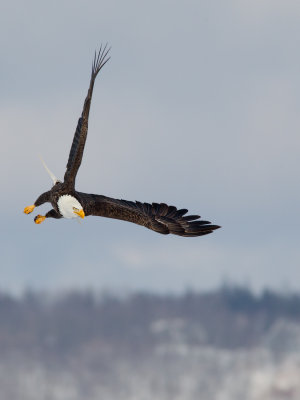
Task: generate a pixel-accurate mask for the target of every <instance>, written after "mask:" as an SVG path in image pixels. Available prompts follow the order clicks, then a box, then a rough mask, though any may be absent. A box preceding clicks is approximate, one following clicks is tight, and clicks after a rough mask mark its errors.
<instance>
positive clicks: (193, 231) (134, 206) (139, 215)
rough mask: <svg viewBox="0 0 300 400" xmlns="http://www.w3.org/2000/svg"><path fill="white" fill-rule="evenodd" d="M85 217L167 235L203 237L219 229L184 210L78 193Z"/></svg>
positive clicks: (165, 205) (163, 205)
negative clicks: (91, 216) (123, 222)
mask: <svg viewBox="0 0 300 400" xmlns="http://www.w3.org/2000/svg"><path fill="white" fill-rule="evenodd" d="M77 194H78V196H79V197H80V203H81V204H82V205H83V209H84V212H85V215H96V216H99V217H107V218H115V219H120V220H123V221H129V222H133V223H135V224H138V225H142V226H145V227H146V228H149V229H152V230H153V231H155V232H159V233H162V234H165V235H167V234H168V233H173V234H174V235H179V236H189V237H191V236H202V235H207V234H208V233H212V232H213V231H214V230H215V229H218V228H220V226H218V225H211V223H210V222H209V221H203V220H200V219H199V218H200V216H199V215H188V216H185V214H186V213H187V212H188V210H186V209H182V210H177V208H176V207H174V206H168V205H167V204H164V203H160V204H158V203H152V204H148V203H141V202H139V201H136V202H133V201H127V200H116V199H112V198H110V197H106V196H100V195H96V194H86V193H80V192H77Z"/></svg>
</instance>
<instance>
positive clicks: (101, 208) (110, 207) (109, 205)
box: [24, 45, 220, 237]
mask: <svg viewBox="0 0 300 400" xmlns="http://www.w3.org/2000/svg"><path fill="white" fill-rule="evenodd" d="M109 51H110V49H109V48H107V45H106V46H104V47H102V46H101V47H100V50H99V52H98V53H96V52H95V56H94V60H93V64H92V74H91V79H90V86H89V89H88V94H87V96H86V99H85V102H84V106H83V111H82V114H81V117H80V118H79V120H78V124H77V128H76V131H75V134H74V138H73V143H72V146H71V150H70V154H69V159H68V163H67V168H66V172H65V176H64V180H63V182H61V181H60V180H58V179H57V178H56V177H55V176H54V174H53V173H52V172H51V171H50V170H49V169H48V168H47V166H46V165H45V164H44V166H45V168H46V169H47V171H48V173H49V174H50V177H51V178H52V180H53V187H52V188H51V190H49V191H47V192H45V193H43V194H41V195H40V196H39V197H38V198H37V200H36V201H35V203H34V204H33V205H31V206H28V207H25V209H24V213H25V214H30V213H31V212H32V211H33V210H34V208H35V207H38V206H40V205H42V204H44V203H46V202H49V203H51V205H52V207H53V208H52V209H51V210H50V211H48V212H47V213H46V215H37V216H36V217H35V218H34V222H35V223H36V224H40V223H41V222H43V221H44V220H45V219H46V218H57V219H59V218H84V217H85V216H88V215H96V216H99V217H108V218H115V219H119V220H123V221H129V222H133V223H135V224H138V225H142V226H145V227H146V228H148V229H152V230H153V231H155V232H158V233H162V234H169V233H173V234H174V235H179V236H188V237H191V236H202V235H207V234H208V233H211V232H213V231H214V230H215V229H218V228H220V227H219V226H218V225H212V224H211V223H210V222H209V221H204V220H201V219H199V218H200V216H199V215H186V213H187V212H188V210H186V209H180V210H178V209H177V208H176V207H174V206H168V205H167V204H165V203H152V204H149V203H141V202H139V201H135V202H134V201H127V200H117V199H112V198H110V197H106V196H102V195H98V194H87V193H82V192H78V191H77V190H75V179H76V175H77V172H78V169H79V167H80V164H81V160H82V155H83V151H84V145H85V141H86V137H87V132H88V119H89V111H90V106H91V100H92V94H93V88H94V83H95V80H96V77H97V75H98V73H99V72H100V70H101V69H102V68H103V67H104V65H105V64H106V63H107V62H108V60H109V59H110V57H109V56H108V53H109Z"/></svg>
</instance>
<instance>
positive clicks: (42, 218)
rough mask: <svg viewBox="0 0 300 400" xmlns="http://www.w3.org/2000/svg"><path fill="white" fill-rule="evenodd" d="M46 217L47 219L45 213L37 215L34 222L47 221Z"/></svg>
mask: <svg viewBox="0 0 300 400" xmlns="http://www.w3.org/2000/svg"><path fill="white" fill-rule="evenodd" d="M45 219H46V217H44V216H43V215H37V216H36V217H35V218H34V222H35V223H36V224H41V223H42V222H43V221H45Z"/></svg>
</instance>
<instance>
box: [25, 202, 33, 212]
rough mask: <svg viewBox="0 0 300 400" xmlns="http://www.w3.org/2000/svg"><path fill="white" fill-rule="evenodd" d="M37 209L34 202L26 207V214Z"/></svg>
mask: <svg viewBox="0 0 300 400" xmlns="http://www.w3.org/2000/svg"><path fill="white" fill-rule="evenodd" d="M34 209H35V205H34V204H33V205H32V206H28V207H25V208H24V213H25V214H30V213H32V211H33V210H34Z"/></svg>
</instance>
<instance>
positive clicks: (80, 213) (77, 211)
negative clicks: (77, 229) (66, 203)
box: [74, 209, 85, 218]
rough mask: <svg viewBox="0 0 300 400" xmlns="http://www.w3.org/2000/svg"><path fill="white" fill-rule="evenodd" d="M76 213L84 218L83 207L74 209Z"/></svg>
mask: <svg viewBox="0 0 300 400" xmlns="http://www.w3.org/2000/svg"><path fill="white" fill-rule="evenodd" d="M74 213H75V214H77V215H78V216H79V217H80V218H84V217H85V213H84V211H83V209H81V210H74Z"/></svg>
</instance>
